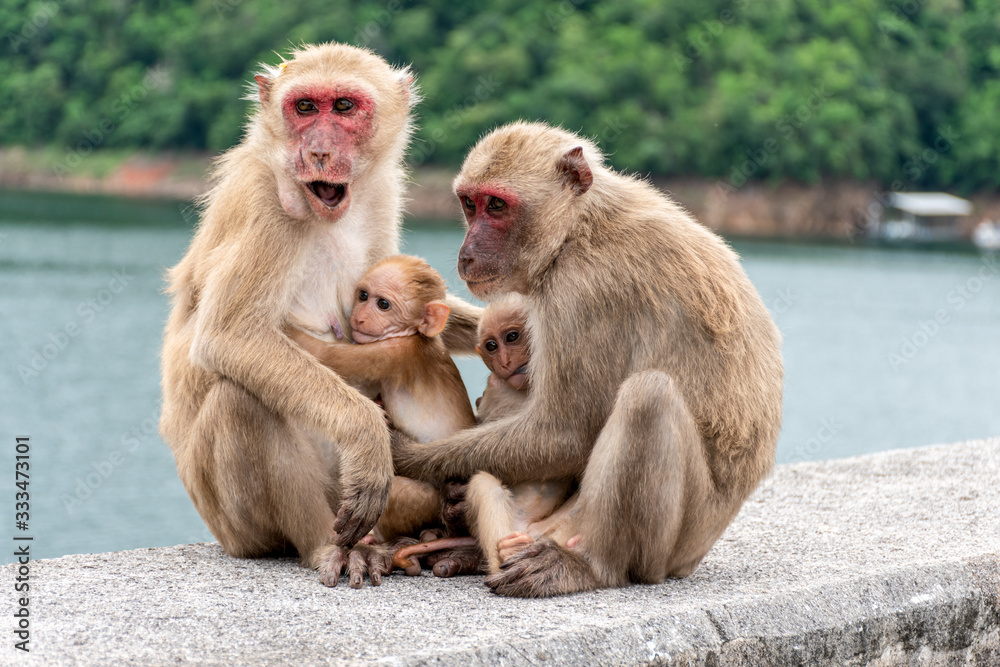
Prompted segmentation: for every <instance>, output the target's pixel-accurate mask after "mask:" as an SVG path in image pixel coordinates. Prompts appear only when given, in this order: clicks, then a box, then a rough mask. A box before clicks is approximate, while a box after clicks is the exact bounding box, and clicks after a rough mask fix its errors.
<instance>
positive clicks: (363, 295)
mask: <svg viewBox="0 0 1000 667" xmlns="http://www.w3.org/2000/svg"><path fill="white" fill-rule="evenodd" d="M367 300H368V292H366V291H364V290H361V291H360V292H358V301H367Z"/></svg>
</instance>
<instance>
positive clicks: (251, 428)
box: [182, 380, 391, 585]
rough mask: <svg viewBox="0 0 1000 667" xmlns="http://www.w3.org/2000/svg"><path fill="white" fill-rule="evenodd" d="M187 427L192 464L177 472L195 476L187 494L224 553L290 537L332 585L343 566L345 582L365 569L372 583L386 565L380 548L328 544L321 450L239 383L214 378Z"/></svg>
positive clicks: (255, 552)
mask: <svg viewBox="0 0 1000 667" xmlns="http://www.w3.org/2000/svg"><path fill="white" fill-rule="evenodd" d="M194 434H195V436H194V441H192V443H191V447H192V453H194V452H195V451H197V454H195V455H194V457H193V458H194V465H195V466H196V467H197V468H198V469H197V470H187V469H185V471H184V472H182V477H183V478H185V480H188V479H191V480H198V482H196V483H197V484H199V485H200V486H201V491H202V493H201V494H195V493H191V495H192V497H193V498H194V499H195V504H196V506H197V507H198V511H199V512H200V513H201V515H202V517H203V518H204V519H205V523H206V524H208V527H209V528H210V529H211V530H212V532H213V534H214V535H215V536H216V537H218V538H219V541H220V542H221V543H222V546H223V548H224V549H225V550H226V552H227V553H228V554H230V555H232V556H236V557H244V558H245V557H253V556H261V555H265V554H267V553H270V552H273V551H274V550H276V549H278V548H280V547H282V546H283V545H285V544H289V543H290V544H291V545H293V546H294V547H295V549H296V551H297V552H298V553H299V557H300V558H301V559H302V562H303V563H304V564H306V565H308V566H310V567H313V568H317V569H318V570H319V572H320V580H321V581H322V582H323V583H324V584H327V585H336V582H337V579H338V578H339V576H340V573H341V571H342V570H343V569H345V568H346V569H347V570H348V571H349V573H350V575H351V583H352V585H355V583H357V585H360V579H361V576H362V575H363V574H364V573H365V572H366V571H367V572H368V573H369V574H370V575H371V577H372V582H373V583H377V582H378V581H380V578H381V575H382V574H385V573H388V572H389V571H391V562H390V561H391V554H390V553H389V552H388V550H387V549H381V550H379V549H376V548H373V547H368V546H366V545H365V546H362V547H358V548H356V549H355V550H354V551H350V552H349V551H348V550H345V549H339V548H338V547H336V546H335V545H334V544H332V541H333V540H334V539H335V538H336V534H335V533H334V532H333V529H332V526H333V521H334V514H333V510H332V509H331V503H333V506H336V500H337V499H334V498H330V497H329V495H328V494H327V489H328V488H329V487H330V486H331V485H332V484H331V480H330V470H329V461H328V459H327V457H325V456H324V455H323V452H322V451H321V449H320V447H319V446H318V445H317V444H316V443H315V442H313V441H311V440H310V439H308V438H305V437H303V436H302V434H301V433H297V432H295V431H294V430H293V429H290V428H289V427H288V426H287V425H286V424H285V423H284V422H282V421H281V420H278V419H277V418H275V417H274V415H273V414H272V413H271V412H270V411H269V410H267V409H266V408H264V406H263V405H261V404H260V402H259V401H258V400H257V399H256V398H255V397H254V396H252V395H251V394H250V393H248V392H247V391H246V390H244V389H243V388H242V387H240V386H238V385H236V384H235V383H233V382H230V381H228V380H220V381H219V382H218V383H217V384H216V385H215V386H214V387H213V388H212V389H210V390H209V392H208V394H207V395H206V398H205V402H204V404H203V405H202V409H201V411H200V412H199V416H198V421H197V424H196V426H195V429H194ZM190 459H191V457H189V461H190ZM334 465H335V464H334ZM205 491H207V492H208V493H207V494H206V493H205ZM196 495H200V497H201V498H202V500H201V502H199V500H198V498H197V497H196Z"/></svg>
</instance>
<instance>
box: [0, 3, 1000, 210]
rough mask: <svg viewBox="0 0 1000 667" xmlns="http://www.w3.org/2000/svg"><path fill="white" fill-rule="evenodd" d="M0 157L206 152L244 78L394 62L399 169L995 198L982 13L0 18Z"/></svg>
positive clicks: (988, 59) (796, 10)
mask: <svg viewBox="0 0 1000 667" xmlns="http://www.w3.org/2000/svg"><path fill="white" fill-rule="evenodd" d="M0 26H2V27H3V32H4V40H3V45H2V47H0V71H2V72H3V74H2V76H0V99H2V100H3V105H0V142H2V143H4V144H34V145H41V144H47V145H50V144H53V143H55V144H58V145H60V146H65V147H66V148H67V150H70V151H75V152H78V153H84V152H89V150H91V149H93V148H94V147H98V146H100V147H102V148H103V147H150V148H190V149H208V150H212V151H217V150H221V149H224V148H226V147H227V146H230V145H232V144H233V143H234V142H235V141H237V140H238V138H239V135H240V126H241V122H242V119H243V117H244V114H245V113H246V110H247V107H248V104H249V103H248V102H245V101H243V100H241V99H240V98H241V97H242V96H243V95H244V93H245V87H246V82H247V81H249V80H250V79H251V76H252V74H253V71H254V69H255V66H254V63H256V62H259V61H267V62H276V61H277V60H278V55H277V54H276V53H275V51H278V52H281V53H284V52H287V51H288V48H289V46H290V45H291V44H295V43H300V42H315V41H324V40H339V41H347V42H350V43H353V44H361V45H366V46H369V47H371V48H373V49H374V50H375V51H377V52H378V53H380V54H382V55H383V56H385V57H386V58H387V59H389V60H390V62H396V63H407V62H410V63H413V65H414V67H415V69H416V71H417V72H418V75H419V82H420V85H421V88H422V91H423V95H424V98H425V99H424V102H423V103H422V104H421V106H420V108H419V110H420V115H421V117H422V118H421V123H420V124H421V130H420V133H419V135H418V142H417V143H416V144H415V146H414V149H413V151H412V153H411V162H413V163H415V164H419V163H427V164H442V165H449V166H453V165H455V164H457V163H458V162H459V161H460V160H461V157H462V155H463V154H464V152H465V151H466V149H467V148H468V147H469V145H470V144H471V143H472V142H474V141H475V139H476V138H477V137H478V136H479V135H480V133H481V132H482V131H483V130H484V129H486V128H489V127H491V126H493V125H495V124H497V123H502V122H504V121H509V120H512V119H517V118H527V119H545V120H548V121H550V122H553V123H558V124H561V125H563V126H565V127H567V128H570V129H573V130H580V131H582V132H584V133H586V134H589V135H592V136H594V137H596V138H597V139H598V141H599V142H600V143H601V145H602V146H603V147H604V148H605V150H607V151H609V152H610V153H612V155H611V160H612V162H613V163H614V164H615V165H616V166H618V167H621V168H627V169H631V170H636V171H641V172H652V173H654V174H659V175H685V174H698V175H703V176H707V177H712V178H718V179H720V180H723V181H727V182H729V183H731V184H732V185H733V186H735V187H738V186H740V185H742V183H743V182H744V181H745V180H746V179H747V178H748V177H750V178H754V179H759V178H766V179H786V178H788V179H795V180H802V181H815V180H817V179H819V178H821V177H843V178H856V179H869V178H873V179H877V180H879V181H881V182H883V183H885V184H887V185H888V184H890V183H892V182H893V181H897V182H899V183H902V184H904V185H905V186H906V187H907V188H910V187H940V188H950V189H954V190H958V191H969V190H972V189H980V188H989V187H996V186H998V185H1000V77H998V72H1000V40H998V39H997V37H998V35H1000V1H998V0H964V1H963V0H838V2H822V1H821V0H767V2H758V1H756V0H627V1H626V0H622V1H619V2H599V1H598V0H546V1H536V0H489V1H488V2H482V3H446V2H443V1H442V0H432V1H431V2H426V3H415V2H409V1H405V2H404V1H403V0H376V1H372V0H360V1H356V2H350V3H348V2H328V1H323V2H320V1H317V0H301V1H299V2H290V3H270V2H244V1H243V0H196V1H194V2H185V1H182V0H62V1H58V0H50V1H46V2H28V1H25V0H0Z"/></svg>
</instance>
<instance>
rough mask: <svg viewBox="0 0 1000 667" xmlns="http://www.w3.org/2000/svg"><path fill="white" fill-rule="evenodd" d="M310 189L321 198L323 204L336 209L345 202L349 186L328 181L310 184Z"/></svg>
mask: <svg viewBox="0 0 1000 667" xmlns="http://www.w3.org/2000/svg"><path fill="white" fill-rule="evenodd" d="M309 189H310V190H312V191H313V194H314V195H316V197H318V198H319V200H320V201H321V202H323V203H324V204H326V205H327V206H329V207H330V208H334V207H335V206H337V204H339V203H340V202H342V201H343V200H344V195H345V194H346V192H347V186H346V185H345V184H343V183H327V182H326V181H313V182H312V183H310V184H309Z"/></svg>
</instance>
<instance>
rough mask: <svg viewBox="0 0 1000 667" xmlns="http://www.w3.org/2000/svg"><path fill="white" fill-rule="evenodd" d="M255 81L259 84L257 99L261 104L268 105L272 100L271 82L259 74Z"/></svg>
mask: <svg viewBox="0 0 1000 667" xmlns="http://www.w3.org/2000/svg"><path fill="white" fill-rule="evenodd" d="M254 81H256V82H257V97H258V98H259V99H260V103H261V104H267V102H268V100H270V99H271V80H270V79H269V78H267V77H266V76H264V75H263V74H258V75H257V76H255V77H254Z"/></svg>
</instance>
